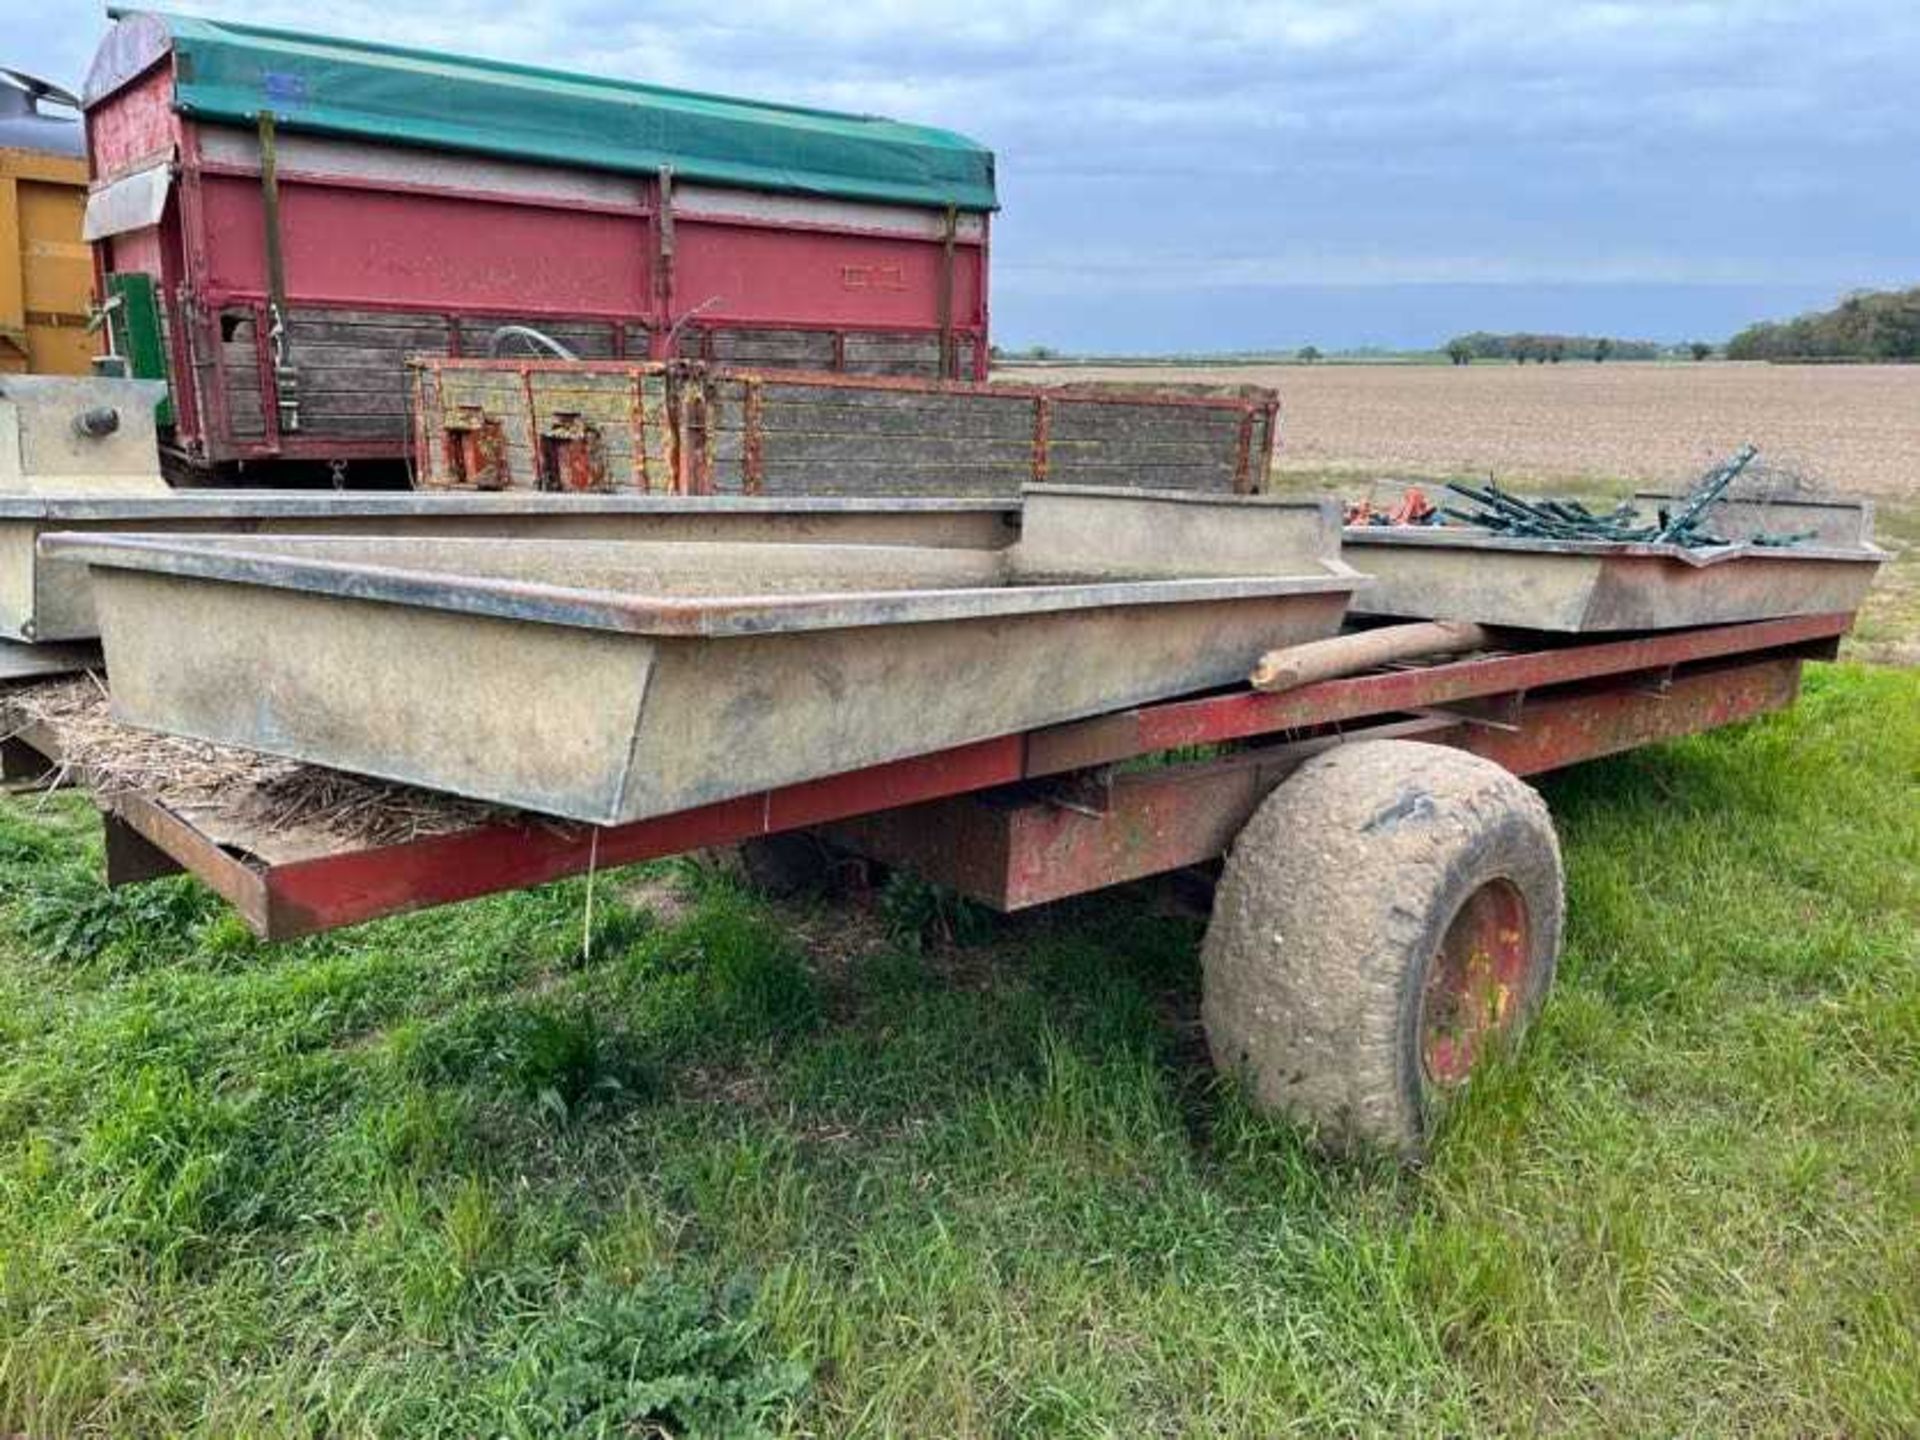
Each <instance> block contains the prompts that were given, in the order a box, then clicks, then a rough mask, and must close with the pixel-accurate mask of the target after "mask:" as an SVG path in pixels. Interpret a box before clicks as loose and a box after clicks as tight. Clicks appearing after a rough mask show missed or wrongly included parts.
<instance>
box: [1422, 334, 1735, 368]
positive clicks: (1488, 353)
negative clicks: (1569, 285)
mask: <svg viewBox="0 0 1920 1440" xmlns="http://www.w3.org/2000/svg"><path fill="white" fill-rule="evenodd" d="M1670 348H1672V347H1669V346H1665V345H1662V344H1660V343H1659V342H1658V341H1655V340H1621V339H1619V338H1617V337H1615V336H1612V335H1535V334H1531V333H1527V332H1517V333H1513V334H1507V335H1496V334H1493V333H1492V332H1490V331H1486V330H1475V331H1473V332H1471V333H1470V334H1466V335H1456V336H1454V337H1453V338H1452V339H1451V340H1449V341H1447V343H1446V344H1445V345H1443V346H1442V347H1441V349H1442V350H1443V351H1444V352H1445V354H1446V357H1447V358H1448V359H1449V360H1451V361H1452V362H1453V363H1454V364H1456V365H1471V364H1472V363H1473V362H1474V361H1476V360H1511V361H1513V362H1514V363H1516V364H1519V365H1525V364H1526V363H1527V362H1528V361H1533V362H1535V363H1536V364H1540V365H1557V364H1559V363H1560V362H1561V361H1562V360H1591V361H1594V362H1595V363H1600V362H1603V361H1607V360H1658V359H1659V358H1660V357H1661V356H1662V355H1664V354H1666V353H1668V351H1669V350H1670ZM1681 348H1682V349H1683V350H1684V349H1685V348H1687V347H1681ZM1691 348H1692V349H1693V351H1694V358H1696V359H1705V358H1706V356H1707V355H1710V354H1712V353H1713V347H1712V346H1711V345H1706V344H1705V342H1704V341H1703V342H1699V343H1697V344H1695V345H1694V346H1693V347H1691Z"/></svg>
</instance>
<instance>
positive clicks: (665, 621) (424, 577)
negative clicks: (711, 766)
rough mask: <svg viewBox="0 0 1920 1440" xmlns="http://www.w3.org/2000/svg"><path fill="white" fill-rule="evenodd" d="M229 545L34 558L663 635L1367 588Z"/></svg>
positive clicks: (162, 543)
mask: <svg viewBox="0 0 1920 1440" xmlns="http://www.w3.org/2000/svg"><path fill="white" fill-rule="evenodd" d="M231 538H232V537H226V536H200V537H195V536H191V535H189V536H172V537H167V538H156V537H151V536H146V535H114V534H89V533H84V532H83V533H73V532H55V533H53V534H49V535H44V536H42V537H41V539H40V549H41V552H42V553H43V554H48V555H59V556H62V557H65V558H68V559H73V560H78V561H81V562H82V563H85V564H88V565H93V566H101V567H105V568H108V569H121V570H141V571H147V572H152V573H159V574H166V575H179V576H184V577H188V578H192V579H202V580H212V581H217V582H221V583H227V584H242V585H257V586H262V587H266V588H269V589H277V590H298V591H306V592H308V593H312V594H322V595H333V596H339V597H341V598H345V599H354V600H366V601H373V602H376V603H385V604H394V605H408V606H415V607H419V608H424V609H432V610H447V611H454V612H458V613H462V614H470V615H484V616H491V617H494V618H497V619H505V620H516V621H522V622H527V623H533V624H544V625H565V626H574V627H579V628H584V629H593V630H609V631H615V632H619V633H623V634H632V635H663V636H715V637H717V636H727V635H760V634H768V633H772V632H786V631H802V630H839V629H852V628H857V627H861V626H873V625H908V624H925V623H930V622H935V621H942V620H968V619H976V618H984V617H998V616H1016V615H1037V614H1046V613H1052V612H1058V611H1063V610H1091V609H1101V608H1108V607H1117V606H1142V605H1173V604H1191V603H1196V602H1204V601H1214V600H1254V599H1264V598H1268V597H1272V596H1279V595H1306V594H1329V593H1335V592H1339V591H1346V592H1351V591H1353V590H1355V589H1358V588H1359V587H1360V586H1362V585H1364V584H1366V583H1367V579H1366V577H1365V576H1363V575H1361V574H1360V573H1359V572H1358V571H1356V570H1354V569H1353V568H1352V567H1351V566H1349V565H1347V564H1345V563H1343V562H1342V561H1339V560H1331V559H1323V560H1318V561H1314V562H1310V563H1313V564H1315V565H1317V566H1318V567H1319V570H1320V573H1319V574H1315V575H1287V576H1273V575H1249V576H1228V577H1206V578H1199V579H1171V580H1163V579H1154V580H1100V581H1069V582H1064V583H1044V582H1043V583H1035V584H1017V585H988V586H968V587H963V588H954V589H943V590H839V591H818V592H813V593H802V594H793V593H785V594H751V593H749V594H741V595H703V596H699V597H695V598H690V599H672V598H667V597H660V596H651V595H635V594H632V593H624V592H621V591H615V590H596V589H587V588H579V587H572V586H565V585H551V584H543V583H538V582H528V581H517V580H501V579H495V578H490V577H483V576H458V575H454V576H449V575H448V574H446V573H444V572H434V571H426V570H415V569H408V568H405V567H402V566H387V565H369V564H343V563H341V562H338V561H328V560H304V559H295V558H290V557H288V556H287V555H285V554H274V553H272V551H271V549H266V550H259V551H255V550H244V549H238V548H230V541H231ZM275 538H276V539H277V538H278V537H275ZM195 539H200V540H204V541H213V540H220V541H223V542H229V543H223V544H222V545H221V547H220V548H212V547H211V546H200V545H195V544H194V543H193V541H194V540H195ZM269 543H273V542H272V541H269ZM789 548H795V547H789ZM863 548H866V549H882V548H902V549H910V548H912V547H877V546H869V547H863Z"/></svg>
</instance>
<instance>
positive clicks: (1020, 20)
mask: <svg viewBox="0 0 1920 1440" xmlns="http://www.w3.org/2000/svg"><path fill="white" fill-rule="evenodd" d="M0 3H9V4H19V3H23V0H0ZM178 8H180V9H182V10H187V11H195V12H203V13H214V14H222V13H224V14H232V15H237V14H240V13H245V14H246V15H247V17H248V18H250V19H254V20H257V21H261V22H265V23H281V24H286V25H289V26H294V27H301V26H308V25H313V24H316V23H320V24H323V25H324V27H325V28H326V29H328V30H332V31H337V32H339V33H342V34H356V35H365V36H373V37H379V38H382V39H387V40H392V41H397V42H400V43H408V44H416V45H423V46H428V47H432V48H444V47H447V46H450V45H453V46H457V47H458V48H460V49H463V50H469V51H473V52H476V53H480V54H487V55H494V56H500V57H504V58H511V59H516V60H521V61H527V62H531V63H536V64H544V65H551V66H555V67H558V68H578V69H586V70H592V71H598V72H603V73H612V74H621V75H630V76H634V77H638V78H644V79H649V80H655V81H659V82H663V83H667V84H675V85H682V86H687V87H691V88H697V89H707V90H717V91H721V92H725V93H736V94H747V95H758V96H763V97H768V98H777V99H782V100H790V101H796V102H801V103H811V104H819V105H826V106H832V107H837V108H846V109H853V110H860V111H869V112H879V113H889V114H895V115H899V116H901V117H903V118H908V119H913V120H918V121H922V122H925V123H930V124H941V125H946V126H949V127H952V128H955V129H959V130H961V131H964V132H966V133H968V134H971V135H974V136H977V137H978V138H981V139H983V140H985V141H986V142H988V143H989V144H991V145H993V146H994V147H995V149H996V151H997V152H998V153H999V157H1000V176H1001V180H1002V185H1003V197H1004V201H1005V211H1004V213H1003V214H1002V216H1001V217H1000V219H999V221H998V222H997V227H996V244H997V246H998V250H997V265H996V276H997V280H996V291H997V293H998V294H999V295H1000V296H1001V297H1002V299H1003V302H1004V303H1003V305H1002V313H1003V314H1014V315H1017V316H1018V323H1020V324H1022V325H1027V324H1034V325H1036V326H1037V325H1040V324H1043V323H1044V307H1045V306H1046V304H1047V303H1048V299H1049V297H1050V296H1054V295H1059V296H1065V295H1068V294H1072V295H1075V296H1084V295H1086V294H1087V293H1088V292H1089V291H1090V290H1098V289H1104V292H1105V293H1106V294H1107V295H1109V296H1110V297H1111V298H1112V299H1113V300H1114V301H1115V302H1116V304H1117V305H1121V306H1124V303H1125V301H1126V299H1127V297H1128V296H1129V295H1134V294H1145V293H1149V292H1151V293H1162V292H1165V291H1167V290H1169V289H1178V288H1181V287H1187V288H1190V289H1193V290H1195V291H1196V292H1205V291H1207V290H1209V289H1212V290H1223V291H1224V287H1248V286H1251V287H1255V288H1258V287H1261V286H1291V285H1312V284H1316V283H1317V284H1325V285H1335V286H1345V285H1353V286H1367V285H1374V286H1385V287H1391V286H1402V285H1414V284H1425V283H1432V284H1461V283H1471V284H1502V283H1505V284H1512V285H1554V284H1575V285H1592V284H1653V283H1657V284H1662V285H1686V284H1700V285H1730V284H1738V285H1745V286H1761V287H1764V286H1766V285H1770V284H1771V285H1777V286H1782V287H1799V288H1798V289H1796V290H1795V293H1796V294H1798V293H1800V291H1801V290H1803V289H1804V287H1806V286H1809V285H1825V286H1830V287H1831V288H1834V289H1839V288H1844V287H1846V286H1848V285H1851V284H1854V283H1859V282H1861V281H1864V280H1867V279H1870V278H1871V279H1878V278H1881V277H1883V276H1886V275H1896V276H1897V274H1898V272H1899V271H1900V269H1901V268H1902V267H1903V266H1906V267H1911V266H1912V265H1914V264H1915V260H1914V257H1916V256H1920V207H1914V206H1912V204H1911V202H1910V199H1909V197H1910V194H1911V190H1912V170H1913V161H1912V156H1913V154H1914V153H1915V152H1916V149H1917V148H1920V106H1915V105H1913V104H1912V103H1911V99H1910V90H1911V77H1912V76H1913V75H1914V74H1916V73H1920V6H1916V5H1914V4H1913V3H1912V0H1829V3H1827V4H1824V5H1821V6H1818V7H1816V6H1811V5H1806V4H1804V3H1799V0H1557V3H1544V4H1543V3H1540V0H1476V3H1474V4H1471V5H1461V4H1459V3H1458V0H1279V3H1262V4H1249V5H1214V6H1204V5H1195V4H1193V3H1191V0H1136V3H1131V4H1121V5H1115V4H1104V5H1094V4H1087V3H1084V0H1079V3H1065V0H1037V3H1031V4H1020V5H1002V4H993V3H984V0H973V3H964V0H922V3H904V0H870V3H867V4H863V5H860V6H838V5H823V4H820V3H818V0H763V3H761V4H758V5H756V6H754V7H752V8H751V9H740V8H738V7H717V6H714V5H712V4H710V3H708V0H661V3H654V4H649V5H646V6H645V7H644V8H635V7H633V6H631V5H630V4H627V3H620V0H532V3H528V4H523V5H520V6H517V7H514V8H512V9H507V8H503V7H500V6H499V5H497V4H495V3H481V0H443V3H442V4H441V5H439V6H436V7H435V8H434V9H433V11H432V12H431V13H428V12H423V11H419V10H417V9H412V10H410V9H407V8H405V7H394V6H391V5H388V4H385V3H378V4H376V3H372V0H336V3H335V4H333V5H331V6H330V7H328V9H327V11H326V12H325V17H324V20H323V21H318V20H316V18H315V15H314V12H313V10H312V7H311V6H310V5H307V4H301V3H293V0H250V3H248V4H245V5H244V6H243V5H239V4H204V3H196V0H179V6H178ZM33 15H34V18H31V19H29V20H28V21H27V22H26V23H25V25H24V26H16V27H13V29H14V32H15V33H14V34H13V35H12V36H10V41H9V44H10V46H11V47H13V48H14V50H15V51H16V53H15V54H14V55H13V56H12V58H13V59H14V60H15V61H17V62H19V63H28V62H33V61H35V60H36V57H37V56H41V55H44V56H47V57H51V58H49V59H47V60H44V61H40V62H39V63H42V64H45V65H46V66H47V67H48V68H52V69H55V70H57V71H59V72H61V73H62V74H64V75H66V76H67V77H68V78H73V77H75V76H76V75H77V72H78V70H79V68H80V67H81V66H83V64H84V59H85V54H86V52H87V50H88V49H90V46H91V37H92V36H94V35H97V33H98V31H99V29H100V19H99V14H98V12H97V11H96V10H94V9H93V8H92V6H91V4H87V5H82V4H79V3H77V0H54V3H53V5H52V6H51V8H36V10H35V11H34V12H33ZM22 32H24V33H22ZM82 37H85V38H84V40H83V39H82ZM22 43H24V45H25V48H26V50H27V54H26V55H24V56H22V55H20V54H18V53H17V51H18V49H19V47H20V45H21V44H22ZM29 68H32V65H31V64H29ZM55 78H59V75H56V77H55ZM1916 278H1920V277H1916ZM1784 293H1785V292H1784V291H1783V294H1784ZM1139 343H1141V344H1143V345H1150V344H1151V343H1152V337H1150V336H1145V335H1143V336H1141V337H1140V341H1139Z"/></svg>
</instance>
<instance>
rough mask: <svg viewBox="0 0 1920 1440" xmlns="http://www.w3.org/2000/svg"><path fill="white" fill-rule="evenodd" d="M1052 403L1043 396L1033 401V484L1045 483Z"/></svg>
mask: <svg viewBox="0 0 1920 1440" xmlns="http://www.w3.org/2000/svg"><path fill="white" fill-rule="evenodd" d="M1052 426H1053V401H1052V400H1051V399H1049V398H1048V397H1047V396H1045V395H1036V396H1035V397H1034V400H1033V483H1034V484H1036V485H1044V484H1046V481H1047V464H1048V459H1049V456H1050V455H1051V452H1052V450H1053V440H1052Z"/></svg>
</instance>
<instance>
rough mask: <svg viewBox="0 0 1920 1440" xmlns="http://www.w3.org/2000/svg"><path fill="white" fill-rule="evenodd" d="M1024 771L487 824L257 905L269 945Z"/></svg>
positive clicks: (875, 774)
mask: <svg viewBox="0 0 1920 1440" xmlns="http://www.w3.org/2000/svg"><path fill="white" fill-rule="evenodd" d="M1020 763H1021V743H1020V737H1018V736H1008V737H1006V738H1004V739H1000V740H989V741H985V742H983V743H980V744H977V745H968V746H963V747H961V748H960V749H957V750H948V751H943V752H941V753H940V754H938V755H931V756H927V757H925V758H924V759H920V760H909V761H900V762H896V763H894V764H889V765H881V766H876V767H874V768H872V769H868V770H858V771H853V772H851V773H849V774H846V775H837V776H833V777H831V778H828V779H825V780H817V781H812V782H809V783H807V784H804V785H793V786H788V787H786V788H785V789H782V790H776V791H771V792H768V793H765V794H761V795H749V796H744V797H742V798H741V799H738V800H729V801H725V802H722V803H721V804H718V805H707V806H702V807H701V808H700V809H697V810H687V811H683V812H681V813H680V814H678V815H665V816H661V817H660V818H658V819H655V820H642V821H639V822H637V823H635V824H632V825H621V826H616V827H612V828H609V829H603V830H597V831H596V830H594V829H593V828H591V827H582V826H572V827H565V828H561V827H552V826H528V827H521V826H489V827H486V828H484V829H477V830H469V831H465V832H463V833H461V834H457V835H449V836H444V837H440V838H436V839H430V840H418V841H414V842H411V843H409V844H405V845H393V846H387V847H385V848H382V849H377V850H362V851H358V852H350V853H347V854H342V855H337V856H329V857H327V858H324V859H320V860H310V861H302V862H297V863H294V864H290V865H282V866H277V867H275V868H273V869H271V870H268V871H265V872H263V874H262V877H261V886H262V891H263V894H262V897H261V899H260V901H259V903H258V906H257V907H256V908H259V909H260V910H262V911H264V914H265V916H266V923H265V925H264V927H262V928H263V929H264V933H266V934H267V935H268V936H269V937H271V938H276V939H277V938H282V937H286V936H293V935H303V934H309V933H312V932H315V931H320V930H330V929H335V928H338V927H339V926H341V925H351V924H354V923H356V922H358V921H360V920H366V919H371V918H372V917H374V916H376V915H391V914H395V913H398V912H400V911H405V910H417V909H421V908H424V907H426V906H429V905H444V904H447V903H448V902H450V901H454V900H470V899H472V898H474V897H475V896H478V895H489V894H492V893H494V892H496V891H500V890H517V889H524V888H525V887H527V886H529V885H539V884H543V883H545V882H546V881H549V880H555V879H559V878H560V877H562V876H565V875H577V874H580V873H581V872H582V871H584V870H587V869H588V868H590V867H607V866H613V865H630V864H633V863H635V862H637V861H640V860H652V859H658V858H659V857H661V856H665V855H679V854H684V853H685V852H687V851H689V850H699V849H703V848H706V847H709V846H714V845H726V844H733V843H736V842H738V841H740V840H744V839H748V838H750V837H752V836H756V835H771V834H776V833H778V832H780V831H783V830H797V829H801V828H803V827H805V826H808V825H818V824H822V823H824V822H826V821H829V820H837V819H840V818H842V817H844V816H847V815H857V814H860V813H862V812H864V811H867V810H880V809H892V808H895V807H897V806H901V805H911V804H914V803H916V802H918V801H921V800H925V799H927V798H929V797H931V796H935V795H946V794H954V793H957V792H961V791H967V790H976V789H982V788H985V787H988V786H992V785H999V784H1005V783H1006V782H1007V781H1009V780H1013V779H1016V778H1018V776H1019V774H1020ZM183 858H184V857H183ZM189 863H191V862H189ZM243 913H244V912H243ZM249 918H252V917H251V914H249Z"/></svg>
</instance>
